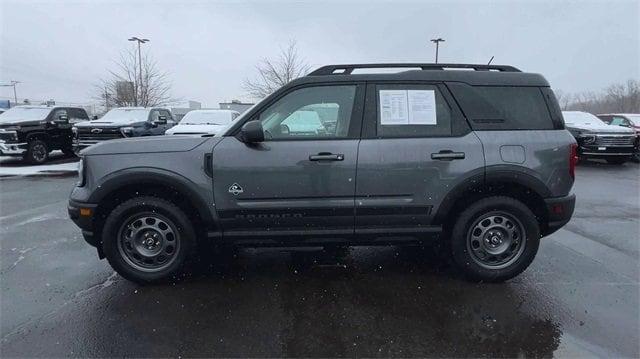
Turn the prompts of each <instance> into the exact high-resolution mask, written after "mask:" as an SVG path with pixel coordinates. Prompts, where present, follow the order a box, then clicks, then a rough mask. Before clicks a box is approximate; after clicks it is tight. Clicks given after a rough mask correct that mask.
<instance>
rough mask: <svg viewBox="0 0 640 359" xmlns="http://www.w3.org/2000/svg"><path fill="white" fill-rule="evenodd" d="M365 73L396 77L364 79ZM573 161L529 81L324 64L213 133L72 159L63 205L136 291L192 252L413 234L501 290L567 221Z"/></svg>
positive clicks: (551, 112) (411, 238)
mask: <svg viewBox="0 0 640 359" xmlns="http://www.w3.org/2000/svg"><path fill="white" fill-rule="evenodd" d="M379 68H385V72H388V71H389V69H386V68H398V69H401V70H400V71H398V72H396V73H370V71H371V69H379ZM364 69H369V73H357V72H362V71H363V70H364ZM309 112H313V113H314V114H313V115H310V114H309ZM310 119H313V120H310ZM575 163H576V141H575V140H574V138H573V136H572V135H571V134H570V133H569V132H568V131H567V130H565V128H564V122H563V119H562V114H561V111H560V109H559V106H558V104H557V101H556V99H555V96H554V94H553V92H552V91H551V89H550V87H549V84H548V83H547V81H546V80H545V79H544V78H543V77H542V76H541V75H538V74H532V73H524V72H521V71H519V70H518V69H516V68H514V67H511V66H498V65H465V64H372V65H371V64H369V65H331V66H325V67H322V68H319V69H317V70H315V71H313V72H311V73H310V74H309V75H307V76H305V77H303V78H300V79H297V80H294V81H292V82H291V83H289V84H287V85H286V86H284V87H282V88H281V89H279V90H277V91H276V92H275V93H274V94H272V95H270V96H268V97H267V98H265V99H264V100H263V101H261V102H260V103H259V104H258V105H256V106H255V107H253V108H252V109H251V110H249V111H247V112H246V113H244V114H243V115H242V116H241V117H240V118H238V119H237V121H235V122H234V123H232V124H231V125H230V126H229V127H228V128H227V129H226V130H225V131H223V132H221V135H220V136H215V137H208V138H207V137H187V136H164V137H155V138H153V137H148V138H138V139H123V140H115V141H108V142H105V143H101V144H99V145H95V146H92V147H90V148H88V149H86V150H84V151H83V152H82V161H81V163H80V171H79V173H80V180H79V183H78V184H77V186H76V187H75V188H74V189H73V191H72V193H71V198H70V201H69V207H68V210H69V215H70V217H71V218H72V219H73V220H74V221H75V223H76V224H77V225H78V226H79V227H80V228H81V229H82V233H83V235H84V238H85V239H86V241H87V242H88V243H89V244H91V245H93V246H95V247H96V248H97V252H98V255H99V257H100V258H104V257H106V258H107V259H108V261H109V263H110V264H111V265H112V266H113V268H115V270H116V271H117V272H118V273H120V274H121V275H122V276H123V277H125V278H127V279H129V280H132V281H136V282H142V283H145V282H156V281H161V280H167V279H170V278H173V277H175V276H176V275H177V274H178V272H179V271H180V270H181V268H182V267H183V265H184V264H185V261H186V260H187V258H188V257H189V256H191V255H193V254H194V251H195V250H196V248H198V245H202V244H210V243H215V244H220V245H222V244H232V245H236V246H283V247H290V246H330V245H344V246H346V245H349V246H351V245H394V244H398V245H399V244H413V243H419V242H420V241H425V240H429V239H430V240H435V241H441V242H442V243H445V244H446V248H447V249H448V253H450V256H451V258H452V259H453V261H454V263H455V264H457V266H458V267H459V268H460V269H461V271H462V272H463V273H465V274H466V275H467V276H468V277H469V278H471V279H473V280H481V281H503V280H507V279H509V278H512V277H514V276H516V275H518V274H519V273H521V272H522V271H523V270H524V269H525V268H527V266H529V264H530V263H531V261H532V260H533V258H534V256H535V255H536V252H537V250H538V244H539V240H540V238H541V237H544V236H548V235H549V234H551V233H553V232H554V231H556V230H557V229H558V228H560V227H562V226H563V225H564V224H566V223H567V222H568V221H569V219H570V217H571V215H572V213H573V208H574V203H575V197H574V195H573V194H571V193H570V191H571V187H572V185H573V182H574V167H575Z"/></svg>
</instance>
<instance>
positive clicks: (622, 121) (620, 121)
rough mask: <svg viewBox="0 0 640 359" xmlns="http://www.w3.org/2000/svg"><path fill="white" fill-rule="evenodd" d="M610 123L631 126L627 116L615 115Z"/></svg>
mask: <svg viewBox="0 0 640 359" xmlns="http://www.w3.org/2000/svg"><path fill="white" fill-rule="evenodd" d="M609 124H610V125H614V126H625V127H629V126H630V124H629V121H627V119H626V118H624V117H617V116H614V117H613V119H612V120H611V122H610V123H609Z"/></svg>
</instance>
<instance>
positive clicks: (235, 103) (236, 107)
mask: <svg viewBox="0 0 640 359" xmlns="http://www.w3.org/2000/svg"><path fill="white" fill-rule="evenodd" d="M219 105H220V109H221V110H233V111H238V112H239V113H243V112H245V111H246V110H248V109H250V108H251V106H253V105H254V104H253V103H249V102H242V101H239V100H231V102H220V104H219Z"/></svg>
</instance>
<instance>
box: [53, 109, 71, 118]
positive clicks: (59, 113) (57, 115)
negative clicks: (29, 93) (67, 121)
mask: <svg viewBox="0 0 640 359" xmlns="http://www.w3.org/2000/svg"><path fill="white" fill-rule="evenodd" d="M60 116H67V117H69V116H68V115H67V110H64V109H59V110H56V112H54V114H53V120H54V121H55V120H57V119H58V118H60Z"/></svg>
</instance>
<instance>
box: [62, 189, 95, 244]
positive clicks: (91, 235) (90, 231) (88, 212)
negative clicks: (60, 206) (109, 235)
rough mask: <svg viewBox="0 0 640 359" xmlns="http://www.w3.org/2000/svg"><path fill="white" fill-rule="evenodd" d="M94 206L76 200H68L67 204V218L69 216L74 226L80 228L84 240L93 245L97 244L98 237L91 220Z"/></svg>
mask: <svg viewBox="0 0 640 359" xmlns="http://www.w3.org/2000/svg"><path fill="white" fill-rule="evenodd" d="M96 207H98V205H97V204H93V203H83V202H77V201H74V200H69V204H68V205H67V212H69V218H71V220H72V221H73V223H75V224H76V226H78V227H80V229H82V236H83V237H84V239H85V241H87V243H89V244H90V245H92V246H94V247H97V245H98V238H97V236H96V235H95V228H94V221H93V219H94V216H95V212H96Z"/></svg>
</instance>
